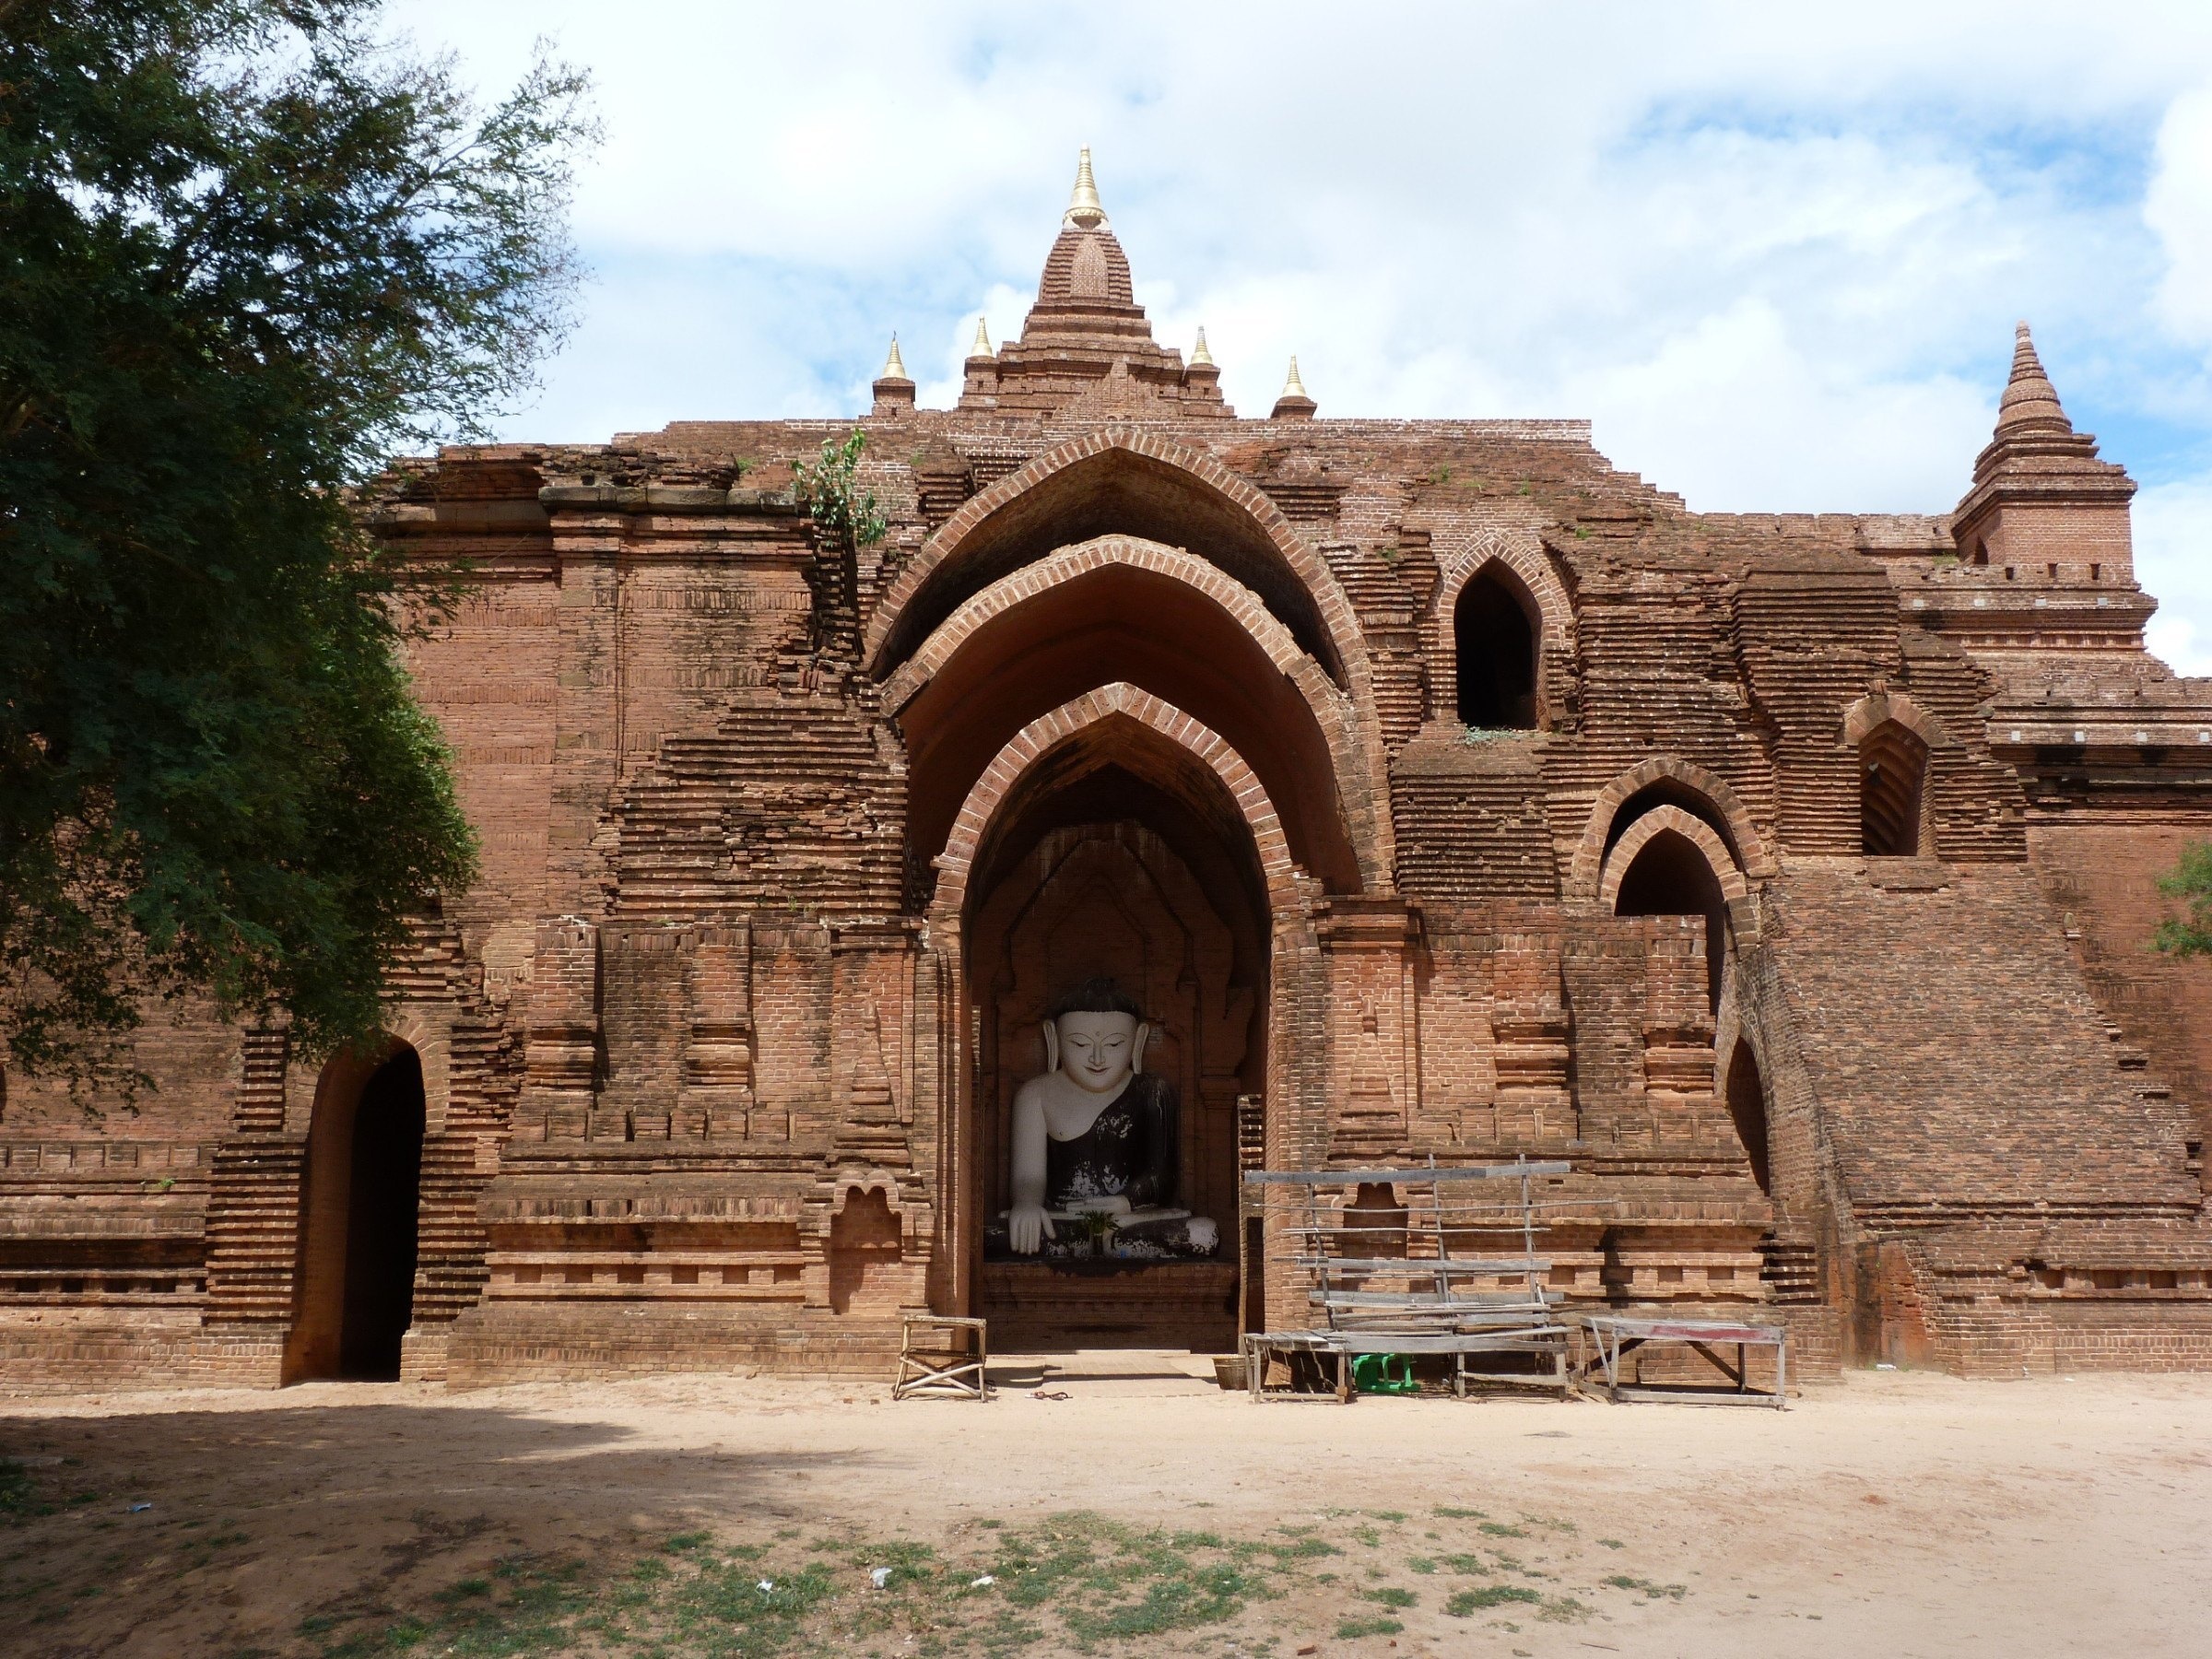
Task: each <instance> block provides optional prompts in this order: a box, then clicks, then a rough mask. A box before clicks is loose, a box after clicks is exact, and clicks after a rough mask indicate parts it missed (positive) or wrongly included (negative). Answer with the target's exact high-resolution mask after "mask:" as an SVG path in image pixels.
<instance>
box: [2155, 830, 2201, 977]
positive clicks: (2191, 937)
mask: <svg viewBox="0 0 2212 1659" xmlns="http://www.w3.org/2000/svg"><path fill="white" fill-rule="evenodd" d="M2159 892H2161V893H2164V894H2165V895H2166V896H2167V897H2168V898H2170V899H2179V900H2182V901H2183V903H2184V904H2185V905H2186V906H2187V908H2188V912H2189V913H2188V914H2187V915H2186V916H2169V917H2167V918H2166V919H2165V920H2164V921H2163V922H2161V923H2159V932H2158V945H2159V949H2160V950H2163V951H2165V952H2167V953H2168V954H2169V955H2171V956H2212V841H2199V842H2197V843H2196V844H2195V845H2194V846H2193V847H2189V848H2187V849H2185V850H2184V851H2183V853H2182V862H2181V864H2180V865H2179V866H2178V867H2177V868H2176V869H2175V870H2174V872H2173V874H2172V875H2171V876H2166V877H2160V878H2159Z"/></svg>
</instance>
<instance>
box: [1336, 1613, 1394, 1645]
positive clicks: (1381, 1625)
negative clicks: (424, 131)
mask: <svg viewBox="0 0 2212 1659" xmlns="http://www.w3.org/2000/svg"><path fill="white" fill-rule="evenodd" d="M1405 1628H1406V1627H1405V1626H1404V1625H1402V1624H1400V1623H1399V1622H1398V1621H1397V1620H1396V1619H1394V1618H1347V1619H1346V1620H1345V1621H1344V1622H1343V1623H1342V1624H1340V1625H1338V1626H1337V1627H1336V1640H1337V1641H1358V1640H1359V1638H1360V1637H1362V1636H1395V1635H1396V1634H1397V1633H1398V1632H1399V1631H1400V1630H1404V1629H1405Z"/></svg>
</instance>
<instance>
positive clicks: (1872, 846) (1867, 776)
mask: <svg viewBox="0 0 2212 1659" xmlns="http://www.w3.org/2000/svg"><path fill="white" fill-rule="evenodd" d="M1927 766H1928V746H1927V745H1926V744H1924V743H1923V742H1922V741H1921V740H1920V738H1919V736H1918V735H1915V734H1914V733H1912V732H1910V731H1907V730H1906V729H1905V728H1904V727H1903V726H1901V725H1900V724H1897V722H1895V721H1894V720H1886V721H1884V722H1883V723H1882V724H1880V725H1878V726H1877V727H1875V729H1874V730H1873V731H1871V732H1869V733H1868V734H1867V735H1866V737H1865V740H1864V741H1863V742H1862V743H1861V744H1860V745H1859V850H1860V851H1861V852H1862V853H1865V855H1866V856H1867V857H1869V858H1910V857H1912V856H1913V855H1914V854H1916V853H1919V851H1920V835H1921V819H1922V817H1923V814H1922V810H1921V796H1922V794H1923V792H1924V784H1925V781H1926V776H1927Z"/></svg>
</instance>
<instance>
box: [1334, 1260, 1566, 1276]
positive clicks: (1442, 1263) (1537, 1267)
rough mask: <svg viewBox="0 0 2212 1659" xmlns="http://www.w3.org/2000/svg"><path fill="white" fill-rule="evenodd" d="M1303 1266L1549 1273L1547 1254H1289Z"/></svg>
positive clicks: (1366, 1270) (1357, 1270)
mask: <svg viewBox="0 0 2212 1659" xmlns="http://www.w3.org/2000/svg"><path fill="white" fill-rule="evenodd" d="M1290 1259H1291V1260H1292V1261H1293V1262H1295V1263H1297V1264H1298V1265H1299V1266H1300V1267H1326V1268H1328V1269H1329V1270H1330V1271H1331V1272H1333V1273H1425V1274H1438V1273H1448V1274H1451V1275H1453V1277H1459V1276H1462V1275H1465V1274H1475V1273H1549V1272H1550V1271H1551V1259H1550V1258H1549V1257H1548V1256H1338V1255H1330V1256H1321V1255H1301V1256H1293V1257H1291V1258H1290Z"/></svg>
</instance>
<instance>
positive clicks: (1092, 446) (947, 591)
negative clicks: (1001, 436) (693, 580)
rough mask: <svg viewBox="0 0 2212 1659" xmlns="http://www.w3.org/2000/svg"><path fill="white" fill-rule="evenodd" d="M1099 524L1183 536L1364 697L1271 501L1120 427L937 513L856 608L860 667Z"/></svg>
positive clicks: (1351, 655)
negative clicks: (889, 575)
mask: <svg viewBox="0 0 2212 1659" xmlns="http://www.w3.org/2000/svg"><path fill="white" fill-rule="evenodd" d="M1100 535H1133V536H1137V537H1140V538H1142V539H1144V540H1147V541H1155V542H1160V543H1164V544H1166V545H1168V546H1170V547H1183V548H1186V549H1188V550H1189V551H1190V552H1192V553H1194V554H1195V555H1197V556H1198V557H1200V558H1202V559H1206V561H1207V562H1209V563H1211V564H1213V565H1216V566H1218V568H1219V569H1220V570H1222V571H1225V572H1226V573H1227V574H1228V575H1230V577H1231V578H1233V579H1234V580H1235V581H1237V582H1240V583H1241V584H1242V585H1243V586H1245V587H1247V588H1249V589H1251V590H1252V591H1253V593H1255V594H1258V595H1259V596H1260V599H1261V601H1262V603H1264V604H1265V606H1266V607H1267V609H1268V611H1269V612H1270V613H1271V614H1272V615H1273V616H1275V617H1276V618H1277V620H1279V621H1280V622H1281V623H1282V624H1283V625H1284V627H1286V628H1288V629H1289V630H1290V633H1291V635H1292V637H1293V638H1295V639H1296V640H1297V641H1298V642H1299V646H1300V649H1301V650H1303V651H1305V652H1307V653H1309V654H1311V655H1312V657H1313V658H1314V660H1315V661H1316V662H1318V663H1319V664H1320V665H1322V667H1323V669H1324V671H1325V672H1326V673H1327V675H1328V676H1329V677H1330V679H1331V680H1332V681H1334V682H1335V684H1336V685H1337V686H1339V687H1340V688H1344V689H1347V690H1349V691H1351V692H1353V693H1354V695H1355V696H1362V697H1363V696H1364V695H1365V693H1366V682H1367V653H1366V648H1365V646H1364V644H1363V643H1362V642H1361V641H1360V636H1359V626H1358V623H1357V620H1356V618H1354V617H1353V615H1352V611H1351V606H1350V605H1349V603H1348V602H1347V600H1346V598H1345V595H1344V591H1343V589H1342V587H1341V586H1340V585H1339V584H1338V583H1337V582H1336V579H1335V575H1334V574H1333V573H1332V572H1331V571H1330V570H1329V568H1328V566H1327V564H1326V563H1325V562H1324V560H1323V559H1322V558H1321V556H1320V554H1319V553H1318V552H1316V551H1315V550H1314V549H1313V548H1312V547H1309V546H1307V545H1306V543H1305V542H1304V541H1303V540H1302V539H1301V538H1300V536H1299V535H1298V533H1297V532H1296V531H1295V530H1294V529H1293V528H1292V527H1291V525H1290V523H1289V521H1288V519H1286V518H1284V517H1283V514H1282V512H1281V510H1280V509H1278V508H1277V506H1276V505H1275V503H1274V502H1273V501H1271V500H1268V499H1267V497H1266V496H1265V494H1264V493H1263V492H1262V491H1260V490H1259V489H1257V488H1254V487H1253V485H1252V484H1250V483H1248V482H1247V481H1246V480H1244V479H1242V478H1240V477H1237V475H1236V474H1234V473H1232V472H1230V470H1229V469H1228V468H1227V467H1225V466H1223V465H1221V464H1220V463H1219V462H1218V461H1216V460H1214V459H1213V458H1212V457H1211V456H1209V455H1206V454H1203V453H1199V452H1197V451H1194V450H1190V449H1185V448H1183V447H1182V446H1181V445H1179V444H1175V443H1172V442H1171V441H1167V440H1166V439H1163V438H1159V437H1157V436H1153V435H1150V434H1133V433H1127V432H1103V433H1097V434H1094V435H1092V436H1090V437H1088V438H1083V439H1078V440H1077V441H1073V442H1070V443H1066V444H1063V445H1061V446H1060V447H1059V448H1057V449H1055V450H1053V451H1051V452H1050V453H1046V454H1043V455H1040V456H1038V457H1037V458H1036V459H1035V460H1033V461H1031V462H1030V463H1029V465H1026V466H1024V467H1022V468H1021V469H1020V470H1019V471H1018V472H1016V473H1013V474H1011V475H1010V476H1008V477H1005V478H1002V479H1000V480H999V481H998V482H997V483H996V484H994V485H993V486H992V487H991V488H988V489H986V490H984V491H983V492H982V494H980V495H978V496H977V497H976V498H975V499H974V500H971V501H970V502H968V503H967V504H966V505H965V506H964V507H962V508H961V509H960V510H959V512H956V513H954V514H953V516H952V517H951V518H950V519H948V520H947V521H946V523H945V524H944V525H943V526H942V527H941V528H940V529H939V530H938V531H937V533H936V535H934V536H932V537H931V538H930V540H929V541H928V543H927V544H925V545H924V547H923V550H922V552H921V554H920V556H919V557H917V558H916V559H914V560H913V561H912V563H911V564H909V565H908V566H907V567H906V568H905V569H904V570H903V571H900V574H899V576H898V578H897V579H896V580H895V581H894V582H892V584H891V586H890V588H889V590H888V592H887V593H886V594H884V597H883V601H882V603H881V604H880V605H879V606H877V611H876V614H875V616H874V617H873V618H871V619H870V621H869V625H868V630H867V636H866V643H865V651H866V655H867V659H868V661H869V663H870V665H871V666H872V667H873V669H874V671H875V672H876V673H877V675H879V676H881V675H888V674H889V673H890V672H891V671H892V670H893V669H895V668H896V667H898V665H900V663H902V662H904V661H905V660H906V659H907V657H908V656H910V655H911V654H912V653H913V651H914V650H915V649H916V648H917V647H918V646H919V645H920V644H921V643H922V641H924V640H925V639H926V638H928V636H929V634H930V633H931V632H932V631H933V630H934V629H935V628H936V627H937V626H938V625H939V624H940V623H942V622H943V621H944V620H945V618H947V617H949V616H950V615H951V614H952V613H953V612H954V611H955V610H957V609H958V608H959V606H960V605H961V604H963V603H964V602H965V601H966V600H967V599H969V598H970V597H971V596H972V595H973V594H978V593H981V592H982V590H983V589H984V588H986V587H988V586H990V585H991V583H993V582H996V581H998V580H999V579H1000V578H1001V577H1003V576H1006V575H1007V574H1008V573H1010V572H1012V571H1018V570H1019V569H1021V568H1022V567H1023V566H1025V565H1030V564H1034V563H1035V562H1037V561H1038V560H1039V559H1045V558H1049V557H1050V556H1051V555H1052V554H1053V553H1054V552H1055V551H1057V550H1058V549H1060V548H1062V547H1068V546H1070V545H1072V544H1074V543H1077V542H1083V541H1088V540H1090V539H1091V538H1093V537H1095V536H1100Z"/></svg>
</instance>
